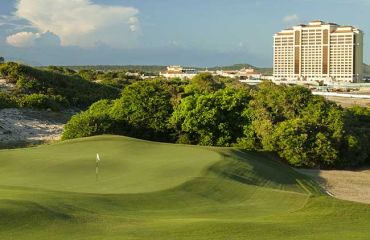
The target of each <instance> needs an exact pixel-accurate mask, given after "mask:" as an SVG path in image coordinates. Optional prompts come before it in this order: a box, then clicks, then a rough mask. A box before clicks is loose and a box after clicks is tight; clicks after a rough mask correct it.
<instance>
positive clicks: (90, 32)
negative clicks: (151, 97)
mask: <svg viewBox="0 0 370 240" xmlns="http://www.w3.org/2000/svg"><path fill="white" fill-rule="evenodd" d="M71 9H72V11H71ZM369 10H370V0H321V1H320V0H201V1H200V0H186V1H184V0H104V1H103V0H19V1H16V0H1V1H0V55H3V56H5V57H6V58H8V59H14V60H21V61H24V62H27V63H29V64H34V65H49V64H53V65H87V64H118V65H125V64H156V65H162V64H163V65H168V64H181V65H188V66H215V65H229V64H235V63H250V64H253V65H256V66H264V67H268V66H271V65H272V35H273V34H274V33H275V32H277V31H279V30H281V29H283V28H285V27H289V26H291V25H294V24H297V23H306V22H308V21H310V20H316V19H321V20H324V21H328V22H336V23H338V24H343V25H354V26H357V27H359V28H361V29H362V30H363V31H364V32H365V62H367V63H370V54H369V50H370V48H369V47H368V46H370V38H369V37H368V35H369V34H370V21H369V15H368V14H369V12H370V11H369Z"/></svg>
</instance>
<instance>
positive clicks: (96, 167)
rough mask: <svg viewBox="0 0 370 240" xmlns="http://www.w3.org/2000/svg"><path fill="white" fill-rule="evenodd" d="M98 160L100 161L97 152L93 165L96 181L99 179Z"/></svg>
mask: <svg viewBox="0 0 370 240" xmlns="http://www.w3.org/2000/svg"><path fill="white" fill-rule="evenodd" d="M99 162H100V156H99V153H97V154H96V165H95V178H96V181H98V180H99Z"/></svg>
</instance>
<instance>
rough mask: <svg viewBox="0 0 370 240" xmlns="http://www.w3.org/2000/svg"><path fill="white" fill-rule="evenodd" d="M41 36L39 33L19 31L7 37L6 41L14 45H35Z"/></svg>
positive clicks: (21, 46)
mask: <svg viewBox="0 0 370 240" xmlns="http://www.w3.org/2000/svg"><path fill="white" fill-rule="evenodd" d="M39 37H40V34H39V33H32V32H19V33H16V34H13V35H10V36H8V37H7V38H6V42H7V43H8V44H9V45H12V46H13V47H20V48H24V47H33V46H34V45H35V40H36V39H37V38H39Z"/></svg>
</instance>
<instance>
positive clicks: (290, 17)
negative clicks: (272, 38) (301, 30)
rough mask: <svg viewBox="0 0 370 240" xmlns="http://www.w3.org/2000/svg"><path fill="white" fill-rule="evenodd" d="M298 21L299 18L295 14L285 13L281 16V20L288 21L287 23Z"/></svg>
mask: <svg viewBox="0 0 370 240" xmlns="http://www.w3.org/2000/svg"><path fill="white" fill-rule="evenodd" d="M299 21H300V18H299V17H298V15H297V14H292V15H287V16H285V17H284V18H283V22H285V23H289V24H296V23H298V22H299Z"/></svg>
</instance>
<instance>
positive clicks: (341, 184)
mask: <svg viewBox="0 0 370 240" xmlns="http://www.w3.org/2000/svg"><path fill="white" fill-rule="evenodd" d="M296 170H297V171H299V172H301V173H304V174H306V175H309V176H311V177H312V178H314V179H315V180H316V181H318V182H319V183H320V184H321V185H322V186H323V187H324V188H325V189H326V190H327V191H329V192H330V193H332V194H333V195H334V197H336V198H339V199H343V200H349V201H355V202H362V203H370V170H359V171H337V170H330V171H325V170H311V169H296Z"/></svg>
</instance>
